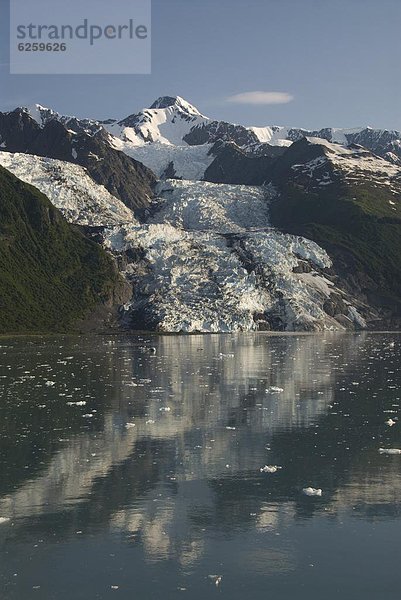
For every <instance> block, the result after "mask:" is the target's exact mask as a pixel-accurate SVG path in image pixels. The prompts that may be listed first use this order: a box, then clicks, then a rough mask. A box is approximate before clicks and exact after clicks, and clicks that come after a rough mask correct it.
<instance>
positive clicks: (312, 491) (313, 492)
mask: <svg viewBox="0 0 401 600" xmlns="http://www.w3.org/2000/svg"><path fill="white" fill-rule="evenodd" d="M302 492H303V493H304V494H305V496H321V495H322V493H323V492H322V490H321V489H320V488H313V487H307V488H304V489H303V490H302Z"/></svg>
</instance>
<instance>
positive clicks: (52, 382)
mask: <svg viewBox="0 0 401 600" xmlns="http://www.w3.org/2000/svg"><path fill="white" fill-rule="evenodd" d="M45 385H47V387H53V385H56V382H55V381H46V382H45Z"/></svg>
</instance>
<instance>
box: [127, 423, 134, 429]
mask: <svg viewBox="0 0 401 600" xmlns="http://www.w3.org/2000/svg"><path fill="white" fill-rule="evenodd" d="M133 427H136V425H135V423H126V424H125V429H132V428H133Z"/></svg>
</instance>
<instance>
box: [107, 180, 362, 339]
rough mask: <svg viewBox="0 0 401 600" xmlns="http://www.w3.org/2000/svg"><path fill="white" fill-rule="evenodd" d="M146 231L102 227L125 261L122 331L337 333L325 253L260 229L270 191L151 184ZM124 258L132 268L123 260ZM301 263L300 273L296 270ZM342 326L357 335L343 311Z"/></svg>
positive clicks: (354, 318)
mask: <svg viewBox="0 0 401 600" xmlns="http://www.w3.org/2000/svg"><path fill="white" fill-rule="evenodd" d="M158 192H159V198H158V204H157V206H156V208H155V210H154V214H153V215H152V217H151V219H150V221H149V222H148V223H145V224H138V225H133V224H126V225H123V226H121V227H110V228H107V229H106V230H105V232H104V245H105V247H106V248H107V249H109V250H110V251H111V252H112V253H114V254H115V255H116V256H120V257H122V256H124V261H122V262H123V263H124V268H123V273H124V275H125V277H126V278H127V280H128V281H130V282H131V283H132V286H133V298H132V300H131V301H130V302H128V303H127V304H125V305H124V307H123V323H124V324H125V325H126V326H127V327H128V328H131V327H137V328H141V326H142V328H143V329H146V328H152V329H156V330H158V331H163V332H174V333H179V332H183V333H194V332H202V333H204V332H235V331H256V330H260V329H267V330H268V329H281V330H285V331H305V330H307V331H323V330H344V329H346V324H344V321H343V322H342V323H340V322H339V321H337V320H335V319H334V318H333V317H331V316H329V315H328V314H327V313H326V312H325V310H324V304H325V302H326V301H327V300H328V299H329V298H330V296H331V294H332V293H336V294H340V295H341V291H339V290H338V289H337V288H336V287H335V285H334V283H333V281H331V279H330V278H328V277H327V276H326V274H325V272H324V271H325V269H329V268H330V267H331V260H330V257H329V256H328V255H327V253H326V252H325V250H323V249H322V248H321V247H319V246H318V245H317V244H315V243H314V242H312V241H310V240H307V239H306V238H303V237H299V236H293V235H289V234H285V233H281V232H279V231H278V230H275V229H274V228H272V227H270V226H269V218H268V204H269V201H271V199H272V198H274V195H275V194H276V191H275V190H274V188H273V187H272V186H269V187H267V188H256V187H247V186H234V185H224V184H211V183H207V182H193V181H177V180H167V181H165V182H162V183H160V184H159V189H158ZM130 257H131V258H130ZM300 261H301V262H304V263H306V264H307V265H308V268H307V269H305V271H307V272H299V271H298V270H297V269H296V267H298V266H299V263H300ZM347 318H348V321H349V326H350V327H352V326H353V325H356V326H360V325H361V323H362V321H363V320H362V317H360V315H359V313H358V311H357V310H356V309H355V307H353V306H351V304H350V305H349V311H348V315H347Z"/></svg>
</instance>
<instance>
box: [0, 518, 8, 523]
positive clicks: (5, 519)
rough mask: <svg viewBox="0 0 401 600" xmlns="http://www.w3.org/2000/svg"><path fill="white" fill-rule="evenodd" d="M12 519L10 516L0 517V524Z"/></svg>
mask: <svg viewBox="0 0 401 600" xmlns="http://www.w3.org/2000/svg"><path fill="white" fill-rule="evenodd" d="M9 520H10V519H9V518H8V517H0V525H2V524H3V523H7V522H8V521H9Z"/></svg>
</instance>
